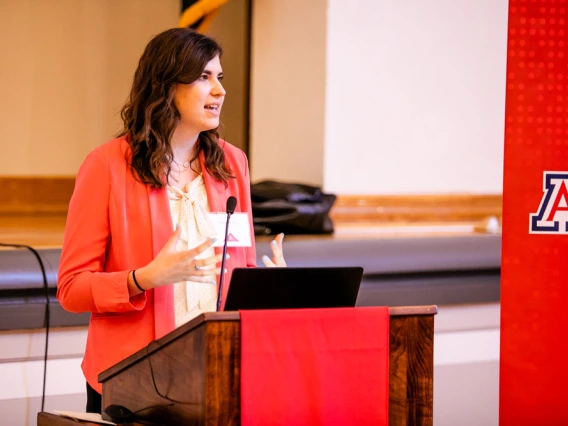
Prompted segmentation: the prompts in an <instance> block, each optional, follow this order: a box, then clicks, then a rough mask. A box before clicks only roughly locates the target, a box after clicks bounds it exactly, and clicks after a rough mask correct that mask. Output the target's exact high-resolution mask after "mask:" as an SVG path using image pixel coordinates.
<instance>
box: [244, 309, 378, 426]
mask: <svg viewBox="0 0 568 426" xmlns="http://www.w3.org/2000/svg"><path fill="white" fill-rule="evenodd" d="M241 345H242V346H241V423H242V425H243V426H252V425H295V426H301V425H310V426H315V425H349V424H353V425H360V426H363V425H374V426H377V425H387V424H388V390H389V385H388V377H389V371H388V359H389V313H388V308H387V307H377V308H375V307H373V308H339V309H335V308H334V309H296V310H266V311H241Z"/></svg>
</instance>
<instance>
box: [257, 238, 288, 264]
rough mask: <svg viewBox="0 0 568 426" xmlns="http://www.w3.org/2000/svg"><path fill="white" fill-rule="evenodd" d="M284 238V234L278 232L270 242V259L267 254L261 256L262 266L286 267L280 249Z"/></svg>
mask: <svg viewBox="0 0 568 426" xmlns="http://www.w3.org/2000/svg"><path fill="white" fill-rule="evenodd" d="M283 240H284V234H282V233H281V234H278V235H277V236H276V237H275V238H274V239H273V240H272V241H271V242H270V248H271V249H272V259H269V258H268V256H262V262H263V263H264V266H268V267H270V268H276V267H286V261H285V260H284V252H283V251H282V241H283Z"/></svg>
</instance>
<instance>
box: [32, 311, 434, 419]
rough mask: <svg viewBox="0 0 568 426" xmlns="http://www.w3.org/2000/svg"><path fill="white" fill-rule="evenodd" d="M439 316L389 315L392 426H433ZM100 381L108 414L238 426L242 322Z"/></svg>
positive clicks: (192, 329) (198, 327) (170, 345)
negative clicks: (117, 408) (116, 411)
mask: <svg viewBox="0 0 568 426" xmlns="http://www.w3.org/2000/svg"><path fill="white" fill-rule="evenodd" d="M436 312H437V307H436V306H416V307H412V306H411V307H393V308H389V314H390V348H389V425H390V426H399V425H400V426H402V425H430V426H431V425H432V423H433V418H432V411H433V339H434V315H435V314H436ZM99 381H100V382H102V384H103V397H102V398H103V399H102V406H103V407H107V406H109V405H110V404H118V405H123V406H125V407H128V409H130V410H131V411H132V412H136V411H138V410H141V411H140V412H139V413H138V414H137V416H139V418H141V419H145V420H149V421H155V422H156V423H159V424H164V425H171V426H174V425H176V426H177V425H224V426H225V425H238V424H240V315H239V313H238V312H212V313H206V314H202V315H200V316H198V317H197V318H195V319H193V320H192V321H190V322H188V323H187V324H184V325H183V326H181V327H179V328H178V329H176V330H174V331H173V332H171V333H169V334H168V335H166V336H164V337H163V338H161V339H159V340H157V341H155V342H153V343H152V344H150V345H149V347H148V348H145V349H143V350H140V351H138V352H137V353H135V354H133V355H131V356H130V357H128V358H127V359H125V360H124V361H122V362H120V363H118V364H116V365H115V366H113V367H111V368H109V369H108V370H106V371H104V372H103V373H101V374H100V375H99ZM158 392H159V393H158ZM159 394H161V395H167V397H168V398H169V399H170V400H174V401H175V402H174V401H169V400H167V399H165V398H162V397H160V395H159ZM49 418H52V416H49ZM49 418H48V416H46V413H40V414H39V415H38V425H40V426H48V425H51V424H58V425H60V424H62V423H51V422H50V421H49ZM103 418H104V414H103ZM59 420H61V419H59Z"/></svg>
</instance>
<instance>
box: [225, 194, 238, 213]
mask: <svg viewBox="0 0 568 426" xmlns="http://www.w3.org/2000/svg"><path fill="white" fill-rule="evenodd" d="M235 207H237V199H236V198H235V197H233V196H232V195H231V196H230V197H229V198H227V213H230V214H233V213H234V212H235Z"/></svg>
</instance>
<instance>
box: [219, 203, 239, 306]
mask: <svg viewBox="0 0 568 426" xmlns="http://www.w3.org/2000/svg"><path fill="white" fill-rule="evenodd" d="M236 206H237V199H236V198H235V197H229V198H228V199H227V223H226V225H225V241H224V243H223V258H222V259H221V274H220V276H219V294H218V295H217V312H219V311H220V310H221V297H222V295H223V279H224V278H225V257H226V255H227V242H228V241H227V237H228V236H229V220H231V215H232V214H233V213H234V212H235V207H236Z"/></svg>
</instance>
